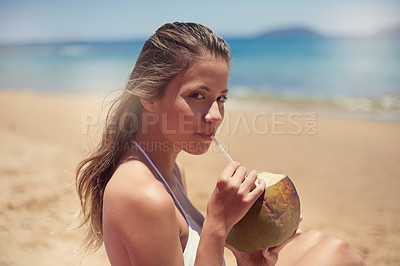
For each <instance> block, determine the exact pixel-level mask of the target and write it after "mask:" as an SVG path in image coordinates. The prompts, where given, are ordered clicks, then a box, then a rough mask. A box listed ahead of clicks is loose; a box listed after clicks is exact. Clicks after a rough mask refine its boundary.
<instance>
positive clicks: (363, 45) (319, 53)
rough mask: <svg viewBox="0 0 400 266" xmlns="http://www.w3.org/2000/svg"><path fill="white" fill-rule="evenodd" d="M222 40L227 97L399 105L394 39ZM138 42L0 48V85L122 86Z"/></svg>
mask: <svg viewBox="0 0 400 266" xmlns="http://www.w3.org/2000/svg"><path fill="white" fill-rule="evenodd" d="M227 41H228V43H229V45H230V46H231V49H232V52H233V61H232V66H231V74H230V79H229V89H230V97H233V98H238V99H241V98H249V99H264V98H269V99H271V98H272V99H281V100H282V99H283V100H285V99H291V100H300V101H322V102H331V103H335V104H339V105H340V104H341V103H346V102H347V103H348V100H349V99H350V100H352V102H353V103H358V105H360V106H361V107H362V106H363V105H364V107H363V108H364V109H366V110H367V109H368V108H372V107H373V108H375V107H377V108H378V107H379V108H386V109H398V108H400V38H381V39H372V38H369V39H280V40H279V39H276V40H273V39H227ZM143 42H144V41H125V42H91V43H64V44H63V43H59V44H36V45H14V46H12V45H9V46H4V45H3V46H0V88H2V89H12V90H16V91H17V90H37V91H52V92H100V93H102V92H108V91H110V90H114V89H119V88H123V87H124V84H125V81H126V79H127V77H128V76H129V73H130V71H131V69H132V68H133V66H134V63H135V60H136V58H137V56H138V54H139V52H140V49H141V47H142V45H143ZM355 99H356V100H355ZM360 106H359V107H360ZM356 107H357V106H356Z"/></svg>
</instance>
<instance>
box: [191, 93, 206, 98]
mask: <svg viewBox="0 0 400 266" xmlns="http://www.w3.org/2000/svg"><path fill="white" fill-rule="evenodd" d="M190 97H192V98H194V99H197V100H202V99H205V97H204V95H203V94H202V93H200V92H195V93H192V94H190Z"/></svg>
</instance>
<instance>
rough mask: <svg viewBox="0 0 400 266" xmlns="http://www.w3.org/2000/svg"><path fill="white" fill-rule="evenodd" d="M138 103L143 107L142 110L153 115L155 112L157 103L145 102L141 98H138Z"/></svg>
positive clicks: (152, 101)
mask: <svg viewBox="0 0 400 266" xmlns="http://www.w3.org/2000/svg"><path fill="white" fill-rule="evenodd" d="M140 103H141V104H142V105H143V108H144V109H146V110H147V111H148V112H150V113H154V112H156V111H157V106H158V101H154V100H145V99H143V98H140Z"/></svg>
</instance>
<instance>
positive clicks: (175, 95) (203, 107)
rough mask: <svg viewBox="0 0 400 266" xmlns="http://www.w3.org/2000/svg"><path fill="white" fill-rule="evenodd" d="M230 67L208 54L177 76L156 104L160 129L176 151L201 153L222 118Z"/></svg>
mask: <svg viewBox="0 0 400 266" xmlns="http://www.w3.org/2000/svg"><path fill="white" fill-rule="evenodd" d="M228 75H229V66H228V64H227V63H226V62H225V61H224V60H223V59H220V58H216V57H214V56H212V55H207V56H204V57H202V58H201V59H199V60H197V61H195V62H194V63H192V64H191V66H190V67H188V68H186V69H185V70H183V71H182V72H181V73H179V74H178V75H177V76H176V77H175V78H174V79H173V80H172V81H171V82H170V83H169V84H168V85H167V87H166V90H165V93H164V95H163V97H162V98H161V99H160V100H157V101H156V102H155V106H156V112H157V113H158V115H159V118H160V120H159V121H160V123H159V126H160V128H159V129H160V130H161V132H162V134H163V135H164V137H165V139H166V140H167V141H168V142H169V143H170V144H172V145H173V147H172V148H173V149H175V150H176V151H179V150H184V151H186V152H189V153H191V154H202V153H204V152H206V151H207V150H208V148H209V147H210V144H211V138H210V136H211V135H215V132H216V131H217V129H218V127H219V125H220V124H221V122H222V120H223V117H224V102H225V100H226V97H227V93H228V88H227V86H228Z"/></svg>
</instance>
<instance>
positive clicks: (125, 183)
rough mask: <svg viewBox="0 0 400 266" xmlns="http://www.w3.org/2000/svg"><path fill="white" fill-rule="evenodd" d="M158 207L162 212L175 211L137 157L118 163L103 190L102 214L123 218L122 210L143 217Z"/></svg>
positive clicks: (163, 191) (166, 193) (160, 185)
mask: <svg viewBox="0 0 400 266" xmlns="http://www.w3.org/2000/svg"><path fill="white" fill-rule="evenodd" d="M160 210H163V212H162V213H163V214H168V213H171V212H172V213H174V211H175V208H174V203H173V200H172V198H171V197H170V196H169V194H168V192H167V191H166V190H165V188H164V186H163V185H162V184H161V183H160V182H159V181H158V180H156V179H155V178H154V175H153V173H152V172H151V171H150V169H149V168H148V167H147V166H146V165H145V164H144V163H142V162H140V161H136V160H135V161H130V162H127V163H124V164H122V165H120V166H119V167H118V168H117V170H116V171H115V173H114V174H113V176H112V177H111V179H110V181H109V182H108V184H107V187H106V190H105V192H104V211H105V215H107V214H111V215H112V217H113V219H114V220H115V219H121V221H123V219H124V218H127V217H123V216H124V215H121V214H124V213H126V214H127V215H128V214H131V213H134V214H135V216H138V217H140V216H141V217H143V218H145V217H147V216H151V215H153V214H154V213H157V212H159V211H160ZM127 212H129V213H127ZM114 213H115V214H117V213H119V214H118V215H113V214H114ZM128 216H129V215H128ZM149 218H151V217H149Z"/></svg>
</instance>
